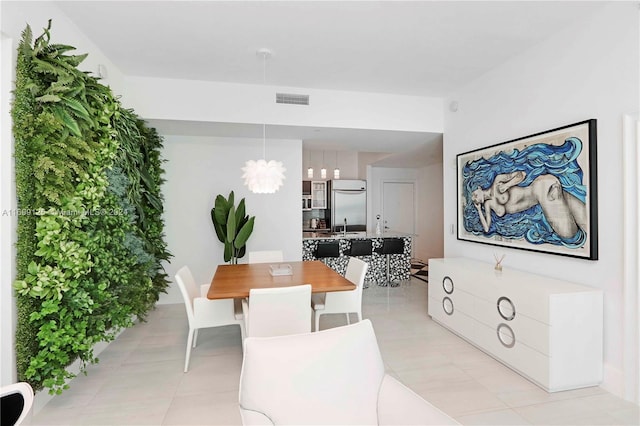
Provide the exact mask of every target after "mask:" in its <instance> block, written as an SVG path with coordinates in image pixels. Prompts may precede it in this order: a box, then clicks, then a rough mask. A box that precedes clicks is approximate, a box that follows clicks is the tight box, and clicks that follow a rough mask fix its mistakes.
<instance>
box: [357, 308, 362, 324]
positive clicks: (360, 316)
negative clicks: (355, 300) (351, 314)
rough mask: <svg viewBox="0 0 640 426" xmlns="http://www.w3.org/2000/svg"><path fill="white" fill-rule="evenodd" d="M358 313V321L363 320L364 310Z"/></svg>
mask: <svg viewBox="0 0 640 426" xmlns="http://www.w3.org/2000/svg"><path fill="white" fill-rule="evenodd" d="M356 314H357V315H358V322H360V321H362V312H360V311H358V312H356Z"/></svg>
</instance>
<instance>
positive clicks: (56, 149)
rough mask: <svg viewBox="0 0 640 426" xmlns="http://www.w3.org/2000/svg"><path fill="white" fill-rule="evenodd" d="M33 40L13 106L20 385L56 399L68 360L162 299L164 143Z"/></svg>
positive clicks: (70, 63)
mask: <svg viewBox="0 0 640 426" xmlns="http://www.w3.org/2000/svg"><path fill="white" fill-rule="evenodd" d="M50 27H51V22H49V26H48V27H47V28H46V29H45V31H44V33H43V34H42V35H41V36H40V37H38V38H37V39H36V40H35V41H33V40H32V34H31V29H30V28H29V27H27V28H26V29H25V31H24V32H23V37H22V40H21V43H20V47H19V50H18V60H17V70H16V87H15V91H14V102H13V106H12V117H13V123H14V128H13V131H14V138H15V156H16V186H17V196H18V212H17V213H18V241H17V248H18V259H17V281H16V282H15V284H14V288H15V289H16V293H17V299H18V303H17V305H18V324H17V331H16V357H17V368H18V376H19V379H20V380H24V381H27V382H29V383H30V384H31V385H32V386H33V387H34V388H35V389H41V388H43V387H46V388H49V389H50V392H57V393H60V392H61V391H62V389H64V388H65V387H66V382H67V380H68V379H69V378H71V377H72V376H73V375H72V374H71V373H69V372H68V371H66V367H68V365H69V364H71V363H72V362H73V361H75V360H76V359H80V360H81V361H82V364H83V366H84V365H86V363H89V362H96V359H95V357H94V355H93V352H92V347H93V345H94V344H95V343H97V342H100V341H109V340H111V339H113V338H114V336H115V334H116V333H117V332H118V331H119V330H120V329H121V328H123V327H128V326H130V325H131V324H132V318H133V316H134V315H135V316H138V317H140V318H144V316H145V315H146V313H147V312H148V311H149V310H150V309H151V308H152V307H153V305H154V303H155V302H156V301H157V299H158V297H159V293H160V292H163V291H165V289H166V287H167V284H168V281H167V277H166V275H165V273H164V272H163V269H162V265H161V262H162V261H164V260H168V258H169V253H168V252H167V250H166V244H165V242H164V236H163V231H162V228H163V222H162V196H161V194H160V185H161V183H162V174H163V170H162V160H161V159H160V149H161V147H162V140H161V138H160V137H159V136H158V135H157V133H155V131H154V130H153V129H149V128H147V127H146V126H145V125H144V123H143V122H142V121H141V120H140V119H139V118H138V117H137V116H136V115H135V113H134V112H133V111H131V110H127V109H124V108H122V107H121V106H120V104H119V101H118V100H117V99H115V98H114V96H113V94H112V93H111V90H110V89H109V88H108V87H106V86H103V85H101V84H100V83H99V82H98V81H97V79H95V78H94V77H92V76H90V75H89V74H87V73H85V72H82V71H80V70H79V69H78V65H79V64H80V62H81V61H82V60H83V59H84V58H85V57H86V55H80V56H76V55H71V54H69V53H68V52H70V51H72V50H74V48H73V47H71V46H66V45H60V44H51V43H50Z"/></svg>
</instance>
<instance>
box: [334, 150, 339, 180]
mask: <svg viewBox="0 0 640 426" xmlns="http://www.w3.org/2000/svg"><path fill="white" fill-rule="evenodd" d="M333 178H334V179H340V169H339V168H338V151H337V150H336V168H335V169H333Z"/></svg>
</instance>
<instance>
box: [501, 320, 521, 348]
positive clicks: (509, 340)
mask: <svg viewBox="0 0 640 426" xmlns="http://www.w3.org/2000/svg"><path fill="white" fill-rule="evenodd" d="M496 333H497V335H498V340H499V341H500V343H502V346H504V347H505V348H512V347H514V346H515V344H516V335H515V334H514V332H513V330H512V329H511V327H509V326H508V325H507V324H504V323H500V324H499V325H498V328H497V329H496Z"/></svg>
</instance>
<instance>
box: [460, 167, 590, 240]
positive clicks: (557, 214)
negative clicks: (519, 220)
mask: <svg viewBox="0 0 640 426" xmlns="http://www.w3.org/2000/svg"><path fill="white" fill-rule="evenodd" d="M525 177H526V174H525V172H524V171H515V172H511V173H506V174H500V175H497V176H496V177H495V179H494V180H493V183H492V184H491V186H490V187H489V188H488V189H482V188H481V187H479V186H478V188H477V189H476V190H475V191H473V193H472V197H471V199H472V201H473V204H474V205H475V207H476V209H477V210H478V214H479V215H480V222H482V227H483V228H484V232H489V228H490V227H491V211H494V212H495V213H496V215H497V216H499V217H502V216H504V215H505V214H513V213H518V212H522V211H524V210H527V209H529V208H531V207H533V206H535V205H536V204H540V207H541V208H542V212H543V213H544V216H545V219H546V220H547V222H549V225H551V228H552V229H553V231H554V232H555V233H556V234H558V235H559V236H560V237H561V238H571V237H573V236H574V235H575V234H576V232H578V229H579V228H580V229H582V230H583V231H584V232H587V231H588V228H587V208H586V205H585V203H583V202H582V201H580V200H579V199H578V198H576V197H575V196H574V195H572V194H569V193H568V192H566V191H564V189H563V188H562V185H561V184H560V181H559V180H558V178H557V177H555V176H553V175H550V174H546V175H540V176H538V177H537V178H535V179H534V180H533V182H531V183H530V184H529V185H527V186H518V184H519V183H520V182H522V181H523V180H524V179H525ZM483 209H484V211H483Z"/></svg>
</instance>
